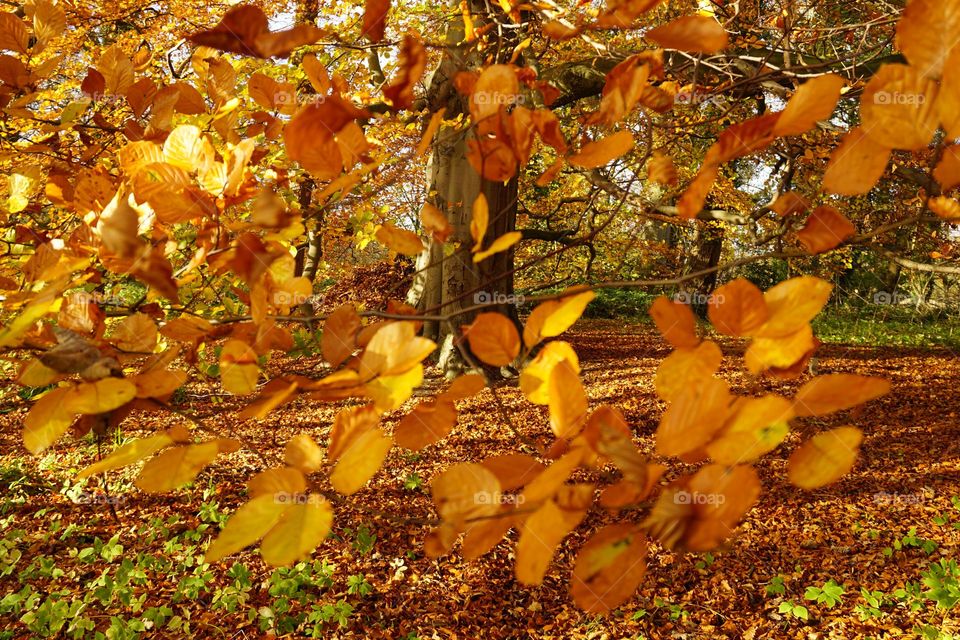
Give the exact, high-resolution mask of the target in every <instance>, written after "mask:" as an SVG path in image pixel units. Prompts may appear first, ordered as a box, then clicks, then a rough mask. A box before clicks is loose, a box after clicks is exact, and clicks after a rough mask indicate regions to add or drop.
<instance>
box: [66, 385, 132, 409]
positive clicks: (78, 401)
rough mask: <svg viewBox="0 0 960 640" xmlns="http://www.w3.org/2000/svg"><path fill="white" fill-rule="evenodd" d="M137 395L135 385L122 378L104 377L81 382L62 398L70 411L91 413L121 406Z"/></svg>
mask: <svg viewBox="0 0 960 640" xmlns="http://www.w3.org/2000/svg"><path fill="white" fill-rule="evenodd" d="M136 396H137V386H136V385H135V384H133V383H132V382H131V381H129V380H125V379H123V378H104V379H102V380H97V381H96V382H83V383H80V384H78V385H77V386H75V387H73V388H72V389H70V392H69V393H68V394H67V396H66V397H65V398H64V399H63V404H64V409H65V410H66V411H68V412H70V413H79V414H82V415H93V414H97V413H106V412H107V411H113V410H114V409H116V408H118V407H122V406H123V405H125V404H127V403H128V402H130V401H131V400H133V399H134V398H135V397H136Z"/></svg>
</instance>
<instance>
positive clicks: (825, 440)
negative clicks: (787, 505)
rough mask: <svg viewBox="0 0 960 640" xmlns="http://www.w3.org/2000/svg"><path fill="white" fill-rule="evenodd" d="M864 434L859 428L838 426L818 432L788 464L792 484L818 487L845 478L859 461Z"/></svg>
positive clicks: (793, 455) (809, 487)
mask: <svg viewBox="0 0 960 640" xmlns="http://www.w3.org/2000/svg"><path fill="white" fill-rule="evenodd" d="M862 440H863V433H862V432H861V431H860V430H859V429H857V428H856V427H838V428H836V429H831V430H830V431H826V432H824V433H820V434H817V435H815V436H813V437H812V438H810V440H807V441H806V442H805V443H803V444H802V445H801V446H800V448H799V449H797V450H796V451H794V452H793V454H792V455H791V456H790V460H789V461H788V464H787V475H788V478H789V479H790V482H791V484H794V485H796V486H798V487H800V488H801V489H816V488H819V487H823V486H826V485H828V484H832V483H834V482H836V481H837V480H839V479H840V478H841V477H843V476H844V475H845V474H846V473H847V472H848V471H850V469H851V468H853V463H854V462H856V460H857V453H858V452H859V450H860V442H861V441H862Z"/></svg>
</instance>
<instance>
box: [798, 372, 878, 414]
mask: <svg viewBox="0 0 960 640" xmlns="http://www.w3.org/2000/svg"><path fill="white" fill-rule="evenodd" d="M887 393H890V381H889V380H887V379H885V378H871V377H869V376H858V375H854V374H849V373H833V374H829V375H825V376H817V377H816V378H814V379H812V380H810V381H809V382H807V383H806V384H804V385H803V386H802V387H800V390H799V391H797V395H796V397H795V398H794V400H793V402H794V409H795V410H796V412H797V415H798V416H822V415H827V414H829V413H834V412H836V411H842V410H843V409H849V408H851V407H855V406H857V405H858V404H863V403H864V402H869V401H870V400H873V399H875V398H879V397H880V396H882V395H886V394H887Z"/></svg>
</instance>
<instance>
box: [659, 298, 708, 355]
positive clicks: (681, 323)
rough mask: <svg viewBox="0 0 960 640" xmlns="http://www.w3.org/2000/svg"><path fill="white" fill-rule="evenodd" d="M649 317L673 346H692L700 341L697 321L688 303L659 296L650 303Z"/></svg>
mask: <svg viewBox="0 0 960 640" xmlns="http://www.w3.org/2000/svg"><path fill="white" fill-rule="evenodd" d="M650 317H651V318H653V322H654V324H656V325H657V330H658V331H659V332H660V335H662V336H663V337H664V339H665V340H666V341H667V342H669V343H670V344H671V345H673V346H674V347H694V346H696V345H697V344H699V343H700V338H698V337H697V322H696V320H695V319H694V317H693V312H692V311H691V310H690V307H689V306H688V305H685V304H683V303H681V302H676V301H674V300H670V299H669V298H666V297H664V296H660V297H659V298H657V299H656V300H654V301H653V304H652V305H650Z"/></svg>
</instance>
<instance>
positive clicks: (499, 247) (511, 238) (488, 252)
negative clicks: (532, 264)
mask: <svg viewBox="0 0 960 640" xmlns="http://www.w3.org/2000/svg"><path fill="white" fill-rule="evenodd" d="M521 235H522V234H521V233H520V232H519V231H510V232H507V233H505V234H503V235H502V236H500V237H499V238H497V239H496V240H494V241H493V242H491V243H490V246H489V247H487V248H486V249H485V250H483V251H480V252H478V253H475V254H474V256H473V261H474V263H477V262H480V261H482V260H486V259H487V258H489V257H490V256H492V255H493V254H495V253H500V252H501V251H506V250H507V249H509V248H510V247H512V246H513V245H515V244H517V243H518V242H520V237H521Z"/></svg>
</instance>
